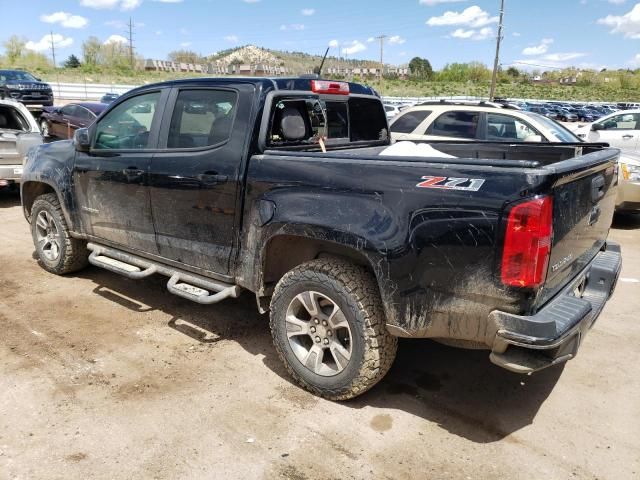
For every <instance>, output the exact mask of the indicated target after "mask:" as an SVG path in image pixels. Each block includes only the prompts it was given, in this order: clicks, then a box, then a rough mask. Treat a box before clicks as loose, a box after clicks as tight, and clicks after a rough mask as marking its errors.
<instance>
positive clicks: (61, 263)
mask: <svg viewBox="0 0 640 480" xmlns="http://www.w3.org/2000/svg"><path fill="white" fill-rule="evenodd" d="M43 210H46V211H47V212H48V213H49V215H51V216H52V217H53V220H54V222H55V223H56V227H57V229H58V232H60V242H61V245H60V254H59V255H58V258H57V259H56V260H54V261H51V260H49V259H47V258H46V257H45V256H44V255H43V253H42V251H41V249H40V247H39V246H38V240H37V235H36V218H37V217H38V213H40V212H41V211H43ZM31 236H32V238H33V244H34V246H35V248H36V254H37V255H38V262H39V263H40V265H41V266H42V267H43V268H44V269H45V270H47V271H48V272H51V273H55V274H56V275H64V274H67V273H73V272H77V271H79V270H82V269H83V268H85V267H86V266H87V265H88V264H89V251H88V250H87V242H85V241H83V240H79V239H77V238H73V237H72V236H71V235H70V233H69V226H68V225H67V221H66V219H65V218H64V215H63V213H62V207H61V206H60V201H59V200H58V197H57V196H56V194H54V193H46V194H44V195H40V196H39V197H38V198H36V200H35V202H33V206H32V207H31Z"/></svg>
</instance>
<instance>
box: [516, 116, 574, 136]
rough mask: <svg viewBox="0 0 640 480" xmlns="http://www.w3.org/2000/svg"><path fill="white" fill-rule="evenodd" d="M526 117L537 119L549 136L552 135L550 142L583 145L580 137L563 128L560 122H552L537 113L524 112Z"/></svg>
mask: <svg viewBox="0 0 640 480" xmlns="http://www.w3.org/2000/svg"><path fill="white" fill-rule="evenodd" d="M522 113H524V114H525V115H527V116H529V117H531V118H533V119H535V120H536V121H538V122H539V123H541V124H542V125H543V126H544V127H545V130H546V131H547V134H548V135H551V136H552V138H550V139H549V140H550V141H555V142H562V143H582V140H580V139H579V138H578V137H576V136H575V135H574V134H573V133H572V132H571V130H569V129H567V128H565V127H563V126H562V125H560V124H559V123H558V122H555V121H553V120H551V119H550V118H547V117H545V116H543V115H538V114H537V113H532V112H522Z"/></svg>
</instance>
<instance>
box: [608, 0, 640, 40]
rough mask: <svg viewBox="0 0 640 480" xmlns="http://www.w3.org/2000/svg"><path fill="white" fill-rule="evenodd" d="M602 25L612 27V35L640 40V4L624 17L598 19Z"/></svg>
mask: <svg viewBox="0 0 640 480" xmlns="http://www.w3.org/2000/svg"><path fill="white" fill-rule="evenodd" d="M598 23H599V24H600V25H606V26H607V27H610V28H611V30H610V33H621V34H622V35H624V36H625V37H626V38H633V39H639V38H640V3H636V5H635V6H634V7H633V8H632V9H631V11H629V12H628V13H625V14H624V15H607V16H606V17H604V18H600V19H598Z"/></svg>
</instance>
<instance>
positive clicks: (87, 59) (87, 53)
mask: <svg viewBox="0 0 640 480" xmlns="http://www.w3.org/2000/svg"><path fill="white" fill-rule="evenodd" d="M101 51H102V43H101V42H100V40H99V39H98V37H94V36H91V37H89V38H87V39H86V40H85V41H84V43H83V44H82V59H83V60H84V64H85V65H88V66H95V65H98V62H99V61H100V54H101Z"/></svg>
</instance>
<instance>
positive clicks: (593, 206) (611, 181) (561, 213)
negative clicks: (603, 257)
mask: <svg viewBox="0 0 640 480" xmlns="http://www.w3.org/2000/svg"><path fill="white" fill-rule="evenodd" d="M618 156H619V151H618V150H614V149H605V150H602V151H599V152H595V153H591V154H589V155H585V156H583V157H578V158H576V159H572V160H567V161H565V162H561V163H559V164H556V167H557V168H556V171H555V173H556V180H555V182H554V186H553V190H552V194H553V243H552V248H551V255H550V258H549V268H548V270H547V279H546V283H545V287H544V289H543V292H542V295H541V296H540V298H539V304H542V303H545V302H546V301H547V300H548V299H550V298H551V297H552V296H554V295H555V294H556V293H557V292H558V291H559V290H560V289H561V288H562V287H563V286H565V285H566V284H567V282H569V281H570V280H571V279H573V278H574V277H575V276H576V275H577V274H578V273H579V272H581V271H582V270H583V269H584V268H585V267H586V266H587V264H588V263H589V262H590V261H591V260H592V259H593V257H594V256H595V255H596V254H597V253H598V251H599V250H601V249H602V247H603V245H604V244H605V242H606V240H607V235H608V233H609V228H610V226H611V222H612V219H613V213H614V210H615V204H616V186H617V181H618V178H617V176H618V175H617V168H616V165H617V160H618Z"/></svg>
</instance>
